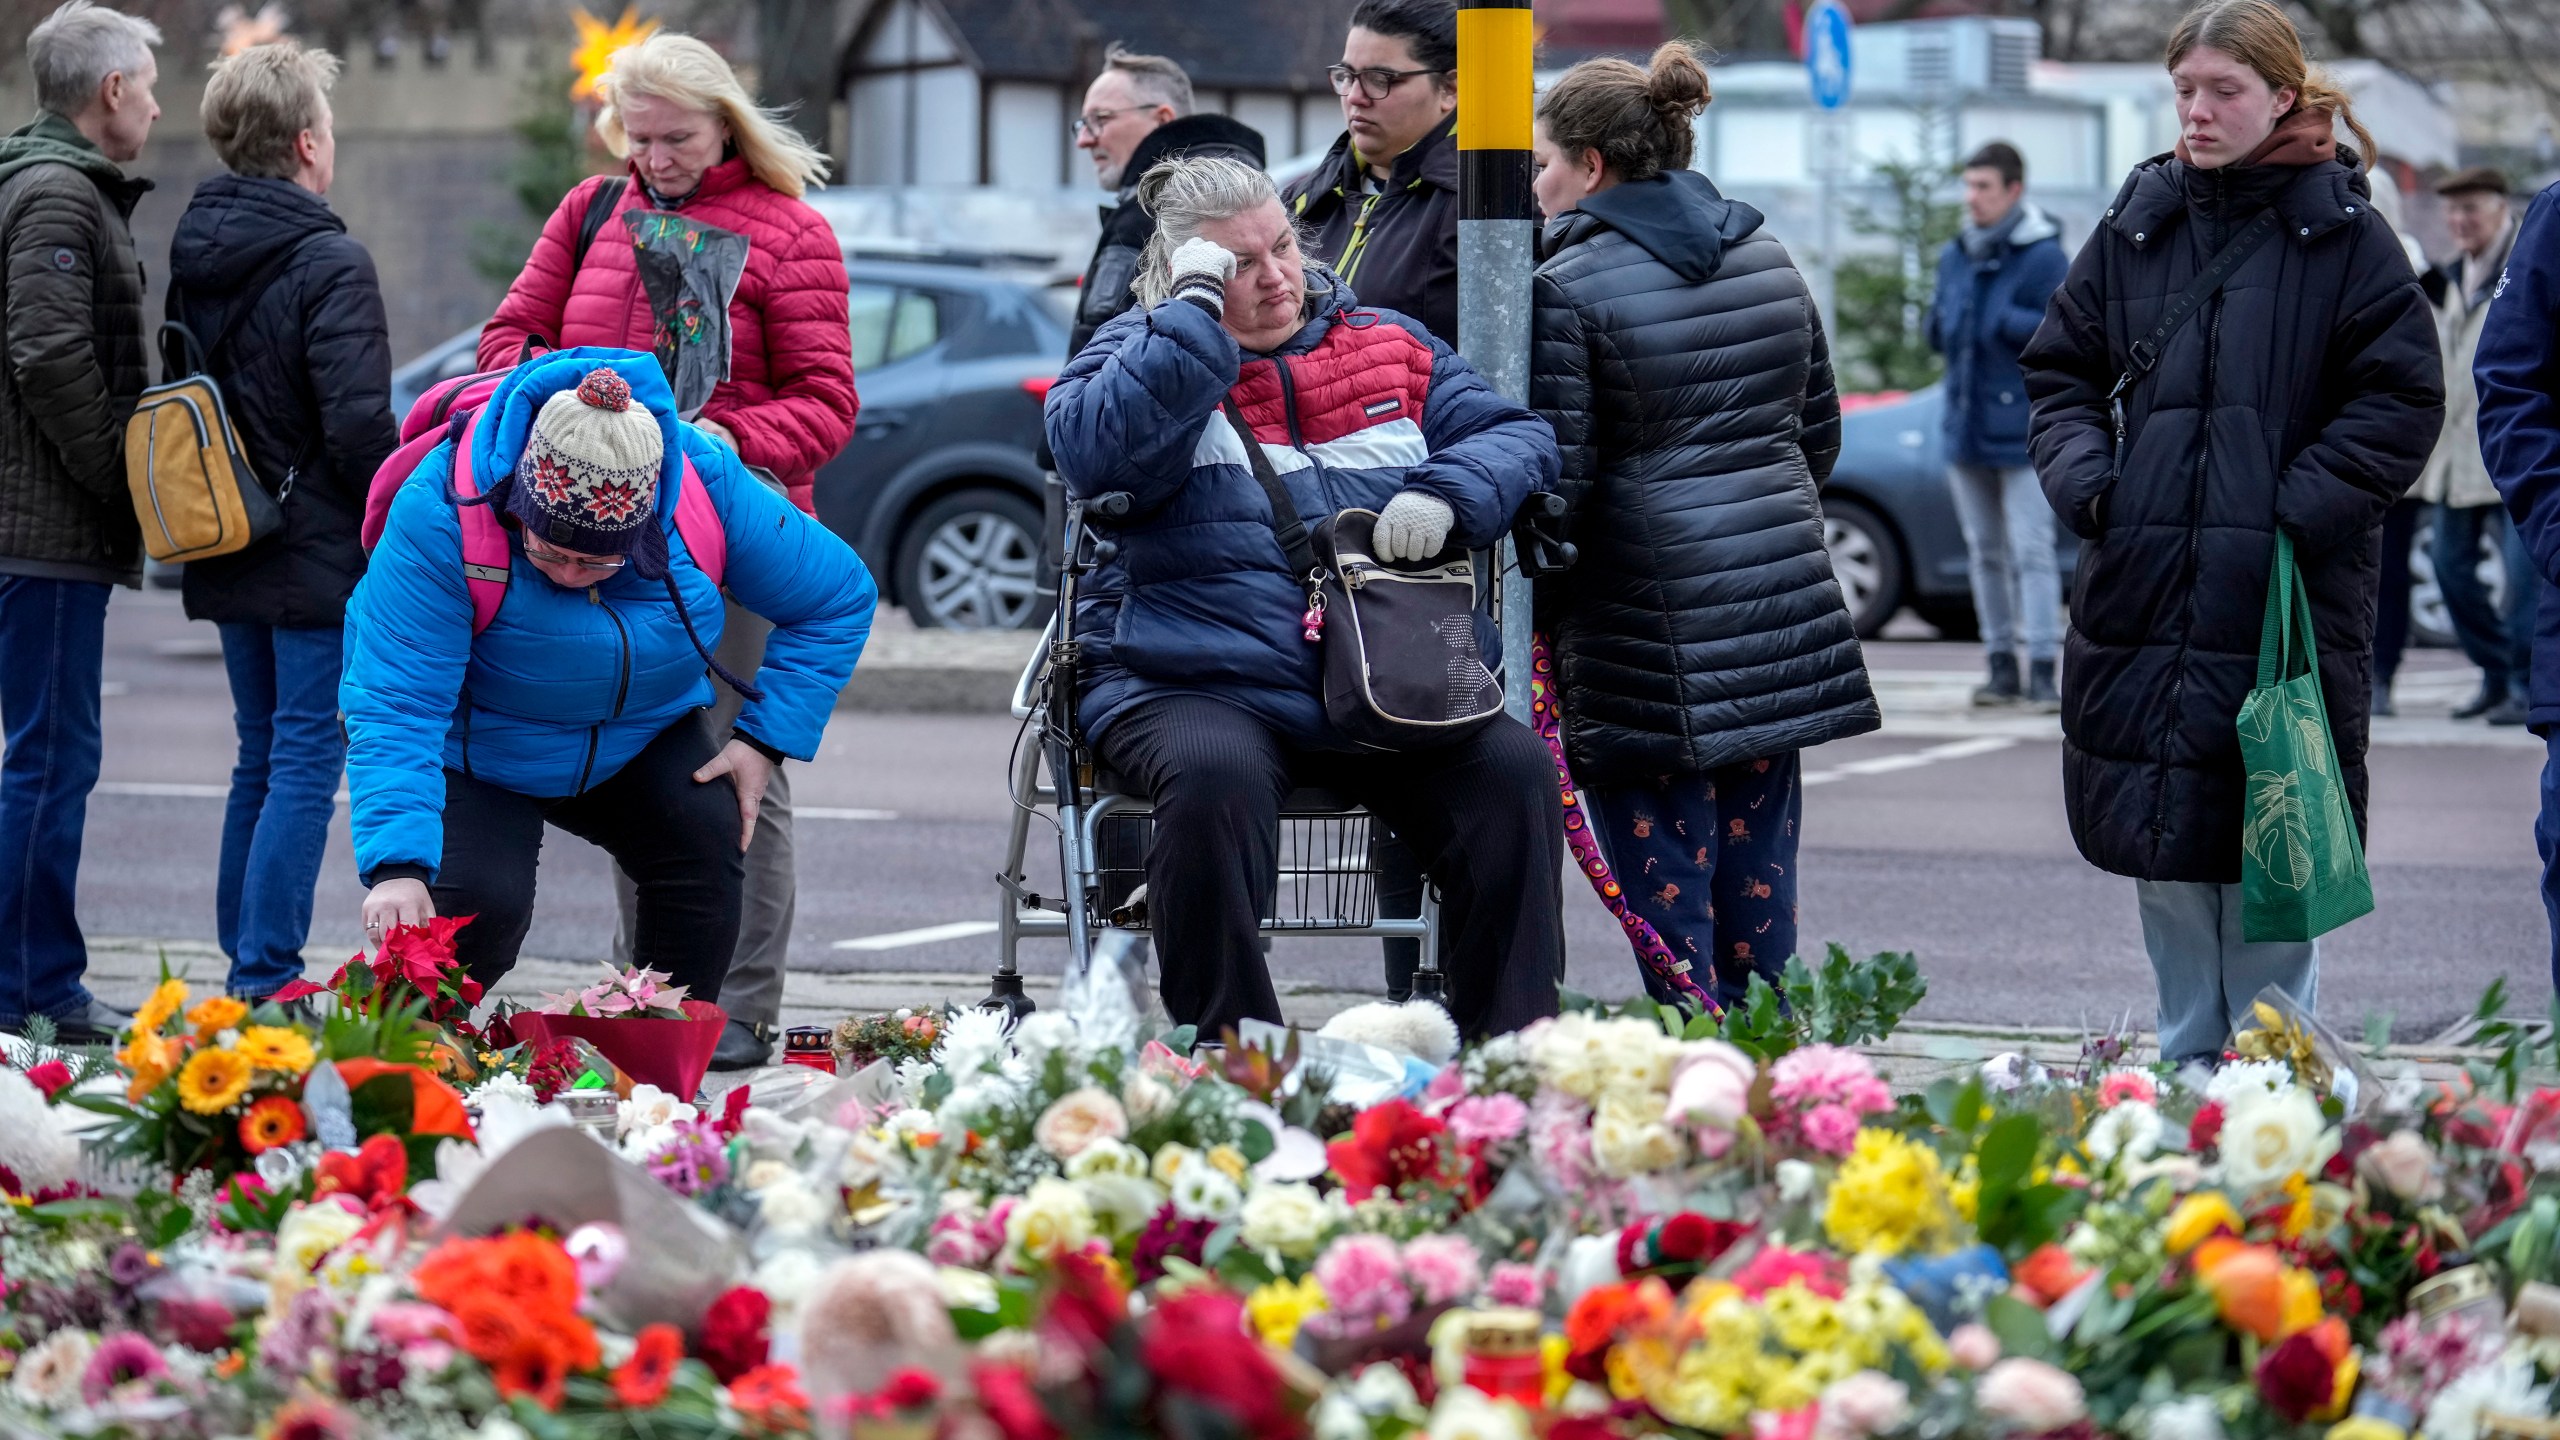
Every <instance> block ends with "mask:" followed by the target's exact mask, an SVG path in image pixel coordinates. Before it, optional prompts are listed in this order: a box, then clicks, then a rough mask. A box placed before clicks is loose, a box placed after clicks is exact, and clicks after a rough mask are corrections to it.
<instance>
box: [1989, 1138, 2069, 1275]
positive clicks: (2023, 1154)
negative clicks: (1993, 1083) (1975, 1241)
mask: <svg viewBox="0 0 2560 1440" xmlns="http://www.w3.org/2000/svg"><path fill="white" fill-rule="evenodd" d="M2043 1143H2044V1126H2043V1124H2042V1123H2041V1122H2040V1121H2039V1120H2038V1119H2037V1117H2035V1116H2033V1115H2007V1116H2003V1117H2002V1118H2000V1119H1999V1120H1996V1121H1994V1122H1992V1125H1991V1128H1990V1129H1989V1130H1987V1131H1985V1132H1984V1133H1983V1136H1982V1146H1981V1148H1980V1149H1979V1150H1977V1151H1976V1152H1975V1157H1976V1159H1977V1161H1978V1163H1979V1164H1980V1165H1981V1167H1982V1192H1981V1195H1980V1197H1979V1199H1978V1200H1977V1201H1976V1204H1975V1209H1974V1221H1973V1228H1974V1231H1975V1233H1976V1234H1979V1235H1980V1236H1981V1237H1982V1238H1983V1241H1984V1242H1985V1243H1986V1244H1989V1245H1993V1246H1996V1247H1998V1248H1999V1250H2000V1251H2001V1253H2003V1254H2007V1255H2023V1254H2026V1253H2027V1252H2029V1251H2031V1250H2034V1249H2035V1248H2036V1247H2037V1246H2039V1245H2042V1244H2045V1243H2046V1242H2048V1241H2050V1240H2052V1239H2053V1238H2054V1237H2056V1236H2058V1235H2060V1234H2061V1233H2062V1228H2063V1226H2064V1225H2065V1224H2067V1223H2068V1222H2069V1221H2070V1219H2071V1216H2072V1214H2073V1213H2074V1212H2075V1211H2076V1210H2077V1209H2078V1208H2079V1206H2080V1202H2081V1200H2082V1198H2083V1192H2081V1191H2079V1190H2074V1189H2071V1188H2069V1187H2067V1186H2062V1185H2056V1184H2054V1183H2052V1182H2051V1181H2049V1180H2048V1181H2043V1182H2038V1181H2037V1180H2036V1179H2035V1178H2034V1177H2035V1168H2036V1156H2037V1152H2038V1150H2039V1149H2040V1148H2041V1147H2042V1145H2043Z"/></svg>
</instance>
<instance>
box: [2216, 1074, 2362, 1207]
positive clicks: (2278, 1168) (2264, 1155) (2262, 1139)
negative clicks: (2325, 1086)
mask: <svg viewBox="0 0 2560 1440" xmlns="http://www.w3.org/2000/svg"><path fill="white" fill-rule="evenodd" d="M2219 1143H2220V1149H2221V1151H2222V1178H2223V1179H2224V1180H2225V1181H2226V1182H2228V1183H2229V1184H2231V1185H2233V1186H2235V1187H2237V1188H2238V1189H2240V1190H2243V1191H2257V1190H2267V1189H2272V1188H2274V1187H2275V1186H2278V1185H2282V1184H2283V1183H2284V1182H2285V1181H2287V1180H2289V1179H2291V1178H2292V1177H2294V1176H2296V1175H2311V1174H2316V1173H2318V1172H2319V1169H2320V1167H2321V1166H2323V1165H2325V1164H2327V1163H2328V1161H2329V1157H2330V1156H2331V1155H2334V1154H2336V1153H2337V1150H2338V1135H2337V1132H2336V1131H2334V1130H2331V1129H2330V1128H2329V1122H2328V1119H2327V1118H2326V1117H2325V1116H2323V1115H2322V1114H2321V1113H2320V1103H2319V1102H2318V1101H2316V1100H2314V1099H2312V1098H2311V1096H2310V1094H2309V1092H2307V1091H2303V1090H2299V1089H2288V1090H2285V1091H2284V1092H2282V1093H2281V1094H2273V1093H2262V1092H2259V1091H2256V1090H2254V1089H2253V1090H2244V1091H2242V1092H2241V1094H2240V1096H2239V1097H2238V1098H2237V1099H2236V1101H2235V1102H2234V1103H2233V1105H2232V1107H2231V1109H2230V1111H2229V1112H2228V1113H2227V1114H2226V1115H2225V1116H2224V1117H2223V1121H2222V1139H2221V1141H2220V1142H2219Z"/></svg>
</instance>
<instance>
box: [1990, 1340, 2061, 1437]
mask: <svg viewBox="0 0 2560 1440" xmlns="http://www.w3.org/2000/svg"><path fill="white" fill-rule="evenodd" d="M1973 1399H1974V1403H1975V1404H1977V1405H1979V1406H1981V1407H1982V1410H1983V1413H1984V1414H1987V1415H1992V1416H1996V1417H1998V1418H1999V1419H2003V1420H2007V1421H2010V1422H2012V1423H2014V1424H2015V1425H2017V1427H2018V1428H2019V1429H2021V1430H2024V1431H2026V1432H2027V1433H2029V1434H2031V1435H2041V1434H2043V1433H2045V1432H2046V1431H2048V1430H2059V1429H2061V1428H2062V1427H2063V1426H2065V1425H2068V1424H2070V1423H2071V1422H2073V1421H2075V1420H2077V1419H2079V1418H2080V1417H2082V1416H2084V1415H2086V1414H2088V1413H2089V1405H2088V1400H2087V1397H2086V1396H2084V1395H2083V1394H2082V1393H2081V1391H2080V1382H2079V1381H2078V1380H2075V1379H2073V1378H2072V1377H2071V1375H2070V1374H2069V1373H2068V1372H2066V1371H2063V1370H2057V1369H2055V1368H2054V1367H2053V1366H2051V1365H2047V1364H2046V1363H2044V1362H2043V1361H2041V1360H2030V1359H2028V1358H2026V1357H2025V1356H2023V1355H2012V1356H2010V1357H2009V1358H2008V1359H2006V1360H2003V1361H2001V1362H1999V1363H1998V1364H1996V1365H1994V1366H1992V1367H1991V1368H1990V1369H1989V1370H1986V1371H1984V1372H1983V1375H1982V1380H1981V1383H1979V1384H1977V1385H1975V1386H1974V1388H1973Z"/></svg>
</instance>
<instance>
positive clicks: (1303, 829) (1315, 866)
mask: <svg viewBox="0 0 2560 1440" xmlns="http://www.w3.org/2000/svg"><path fill="white" fill-rule="evenodd" d="M1154 829H1155V817H1154V815H1152V814H1151V813H1149V812H1147V811H1144V810H1117V811H1113V812H1112V813H1110V814H1108V815H1105V816H1103V817H1101V822H1100V825H1099V830H1100V838H1101V842H1102V843H1101V844H1100V845H1098V846H1096V847H1095V849H1096V853H1097V854H1098V855H1100V856H1104V857H1109V858H1111V859H1113V860H1116V861H1119V862H1121V863H1119V864H1111V865H1101V866H1099V867H1098V868H1097V869H1096V870H1095V872H1094V873H1095V877H1096V879H1097V880H1098V881H1099V882H1100V884H1099V885H1098V887H1097V889H1098V894H1097V896H1096V903H1097V908H1098V910H1099V911H1100V914H1101V916H1102V917H1103V918H1105V919H1107V920H1108V921H1109V923H1110V924H1112V925H1114V926H1117V927H1119V928H1121V929H1124V930H1144V929H1147V928H1148V923H1147V913H1146V912H1147V906H1146V901H1145V899H1144V897H1143V896H1139V895H1138V891H1139V889H1140V887H1142V886H1143V885H1145V884H1146V880H1147V874H1146V870H1145V862H1144V859H1143V857H1144V856H1145V855H1146V853H1147V845H1148V842H1149V841H1150V840H1151V839H1152V838H1153V833H1154ZM1374 834H1375V832H1374V830H1373V828H1372V825H1371V821H1370V818H1369V816H1368V815H1367V813H1365V812H1359V811H1354V812H1351V813H1348V814H1339V815H1282V816H1281V817H1280V848H1279V856H1280V873H1279V884H1278V885H1277V886H1276V887H1275V888H1274V889H1273V891H1272V894H1271V910H1272V913H1271V914H1269V915H1266V916H1264V917H1263V924H1264V925H1266V926H1267V927H1269V928H1272V929H1275V930H1356V929H1361V928H1364V927H1366V926H1369V925H1372V924H1375V923H1376V922H1377V916H1378V867H1377V862H1376V860H1375V858H1374V857H1373V856H1372V854H1371V852H1370V843H1371V840H1372V839H1373V838H1374ZM1132 862H1134V863H1132ZM1132 897H1136V903H1134V904H1133V903H1132Z"/></svg>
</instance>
